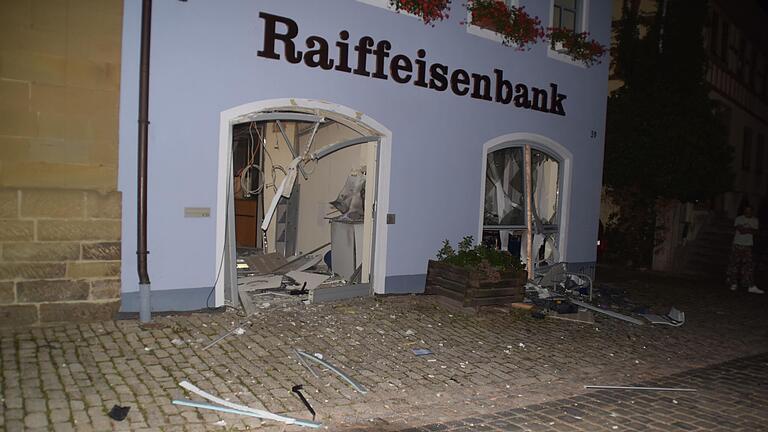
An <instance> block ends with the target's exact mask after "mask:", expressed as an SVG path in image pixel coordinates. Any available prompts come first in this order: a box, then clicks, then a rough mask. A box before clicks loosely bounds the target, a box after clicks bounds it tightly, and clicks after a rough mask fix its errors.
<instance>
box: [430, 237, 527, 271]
mask: <svg viewBox="0 0 768 432" xmlns="http://www.w3.org/2000/svg"><path fill="white" fill-rule="evenodd" d="M458 246H459V251H458V252H456V250H455V249H454V248H453V247H452V246H451V243H450V242H449V241H448V240H444V241H443V246H442V247H441V248H440V250H439V251H438V252H437V260H438V261H440V262H444V263H446V264H451V265H455V266H459V267H467V268H480V267H481V266H484V265H488V266H490V267H492V268H494V269H496V270H500V271H509V270H524V269H525V265H523V263H521V262H520V259H519V258H518V257H516V256H513V255H512V254H510V253H509V252H505V251H500V250H497V249H494V248H489V247H488V246H485V245H474V239H473V238H472V236H467V237H464V238H463V239H461V241H460V242H459V245H458Z"/></svg>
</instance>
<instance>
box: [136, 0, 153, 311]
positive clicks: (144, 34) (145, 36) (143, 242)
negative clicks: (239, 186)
mask: <svg viewBox="0 0 768 432" xmlns="http://www.w3.org/2000/svg"><path fill="white" fill-rule="evenodd" d="M151 27H152V0H143V3H142V6H141V63H140V65H139V68H140V69H139V158H138V168H139V175H138V185H137V186H138V205H137V210H138V211H137V213H138V221H137V225H138V227H137V233H138V241H137V243H136V256H137V259H138V260H137V261H138V262H137V270H138V273H139V321H141V322H143V323H147V322H149V321H150V320H151V319H152V314H151V307H150V283H149V273H147V255H149V251H148V250H147V142H148V135H149V41H150V30H151Z"/></svg>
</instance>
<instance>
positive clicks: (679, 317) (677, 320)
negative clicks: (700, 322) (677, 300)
mask: <svg viewBox="0 0 768 432" xmlns="http://www.w3.org/2000/svg"><path fill="white" fill-rule="evenodd" d="M640 316H642V317H643V318H645V319H647V320H648V322H650V323H651V324H659V325H668V326H672V327H680V326H681V325H683V324H685V312H681V311H679V310H677V309H675V308H672V309H670V310H669V313H668V314H667V315H665V316H661V315H654V314H640Z"/></svg>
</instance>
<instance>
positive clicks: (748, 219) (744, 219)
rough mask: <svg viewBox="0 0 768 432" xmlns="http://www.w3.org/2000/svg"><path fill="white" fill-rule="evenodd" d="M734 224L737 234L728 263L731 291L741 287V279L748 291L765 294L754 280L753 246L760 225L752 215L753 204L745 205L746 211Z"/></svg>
mask: <svg viewBox="0 0 768 432" xmlns="http://www.w3.org/2000/svg"><path fill="white" fill-rule="evenodd" d="M733 226H734V227H735V228H736V234H735V235H734V236H733V248H732V249H731V260H730V262H729V264H728V283H729V284H730V285H731V287H730V288H731V291H736V290H737V289H738V288H739V280H741V282H742V283H743V286H747V287H749V288H747V291H748V292H750V293H753V294H764V293H765V291H763V290H761V289H760V288H758V287H757V286H756V285H755V282H754V275H753V272H754V264H753V263H752V246H753V245H754V238H755V234H757V230H758V228H759V226H760V225H759V222H758V220H757V218H756V217H754V216H753V215H752V207H751V206H749V205H747V206H746V207H744V211H743V212H742V214H741V215H740V216H738V217H736V220H735V221H734V222H733Z"/></svg>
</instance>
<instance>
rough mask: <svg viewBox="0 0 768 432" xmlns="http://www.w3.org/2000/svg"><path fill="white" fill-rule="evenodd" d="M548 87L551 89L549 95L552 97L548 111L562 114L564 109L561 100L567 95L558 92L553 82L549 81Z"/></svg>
mask: <svg viewBox="0 0 768 432" xmlns="http://www.w3.org/2000/svg"><path fill="white" fill-rule="evenodd" d="M549 87H550V88H551V89H552V95H551V97H552V99H550V104H549V112H551V113H552V114H557V115H561V116H564V115H565V109H563V101H564V100H565V99H566V98H567V97H568V96H566V95H564V94H560V93H558V92H557V84H555V83H550V84H549Z"/></svg>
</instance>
